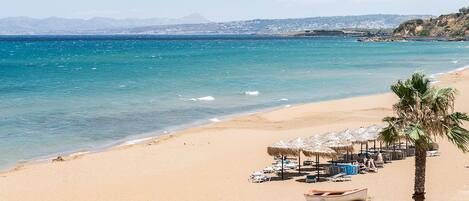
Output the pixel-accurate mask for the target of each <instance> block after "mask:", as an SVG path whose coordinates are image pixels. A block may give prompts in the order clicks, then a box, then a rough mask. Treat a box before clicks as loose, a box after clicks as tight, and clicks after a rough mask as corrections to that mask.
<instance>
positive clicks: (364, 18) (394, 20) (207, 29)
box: [121, 15, 431, 34]
mask: <svg viewBox="0 0 469 201" xmlns="http://www.w3.org/2000/svg"><path fill="white" fill-rule="evenodd" d="M429 17H431V16H428V15H359V16H334V17H311V18H297V19H264V20H263V19H257V20H247V21H234V22H224V23H207V24H192V25H169V26H149V27H137V28H133V29H128V30H121V31H122V32H126V33H134V34H138V33H146V34H279V33H288V32H297V31H304V30H315V29H344V28H361V29H386V28H395V27H397V26H398V25H399V24H400V23H402V22H404V21H406V20H410V19H416V18H429Z"/></svg>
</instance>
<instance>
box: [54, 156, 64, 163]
mask: <svg viewBox="0 0 469 201" xmlns="http://www.w3.org/2000/svg"><path fill="white" fill-rule="evenodd" d="M62 161H65V158H64V157H63V156H57V158H54V159H52V162H62Z"/></svg>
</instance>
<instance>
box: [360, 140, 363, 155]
mask: <svg viewBox="0 0 469 201" xmlns="http://www.w3.org/2000/svg"><path fill="white" fill-rule="evenodd" d="M361 155H363V142H360V156H361Z"/></svg>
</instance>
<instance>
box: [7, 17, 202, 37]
mask: <svg viewBox="0 0 469 201" xmlns="http://www.w3.org/2000/svg"><path fill="white" fill-rule="evenodd" d="M208 22H210V21H209V20H207V19H205V18H204V17H203V16H201V15H199V14H192V15H188V16H184V17H182V18H176V19H171V18H149V19H112V18H104V17H95V18H91V19H70V18H58V17H50V18H45V19H35V18H29V17H10V18H3V19H0V34H73V33H98V32H104V33H106V31H107V30H113V29H126V28H133V27H141V26H155V25H170V24H194V23H208Z"/></svg>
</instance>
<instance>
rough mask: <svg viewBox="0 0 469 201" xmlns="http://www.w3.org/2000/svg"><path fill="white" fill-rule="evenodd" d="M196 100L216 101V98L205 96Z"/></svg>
mask: <svg viewBox="0 0 469 201" xmlns="http://www.w3.org/2000/svg"><path fill="white" fill-rule="evenodd" d="M196 100H198V101H214V100H215V98H214V97H213V96H204V97H200V98H196Z"/></svg>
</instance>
